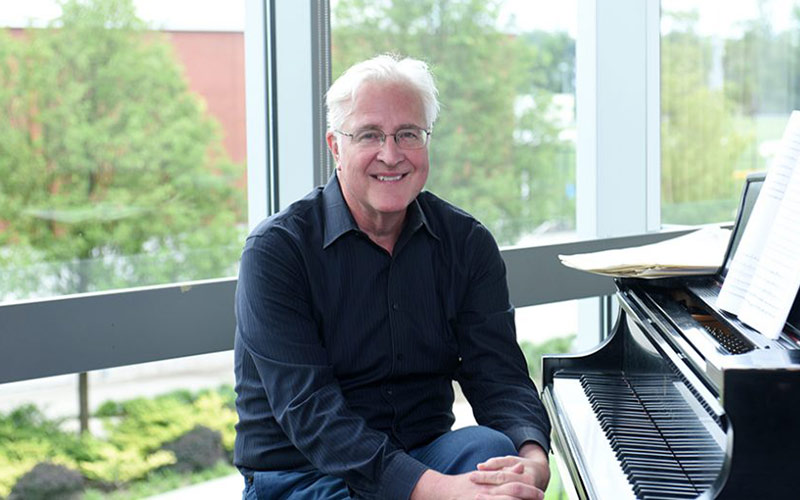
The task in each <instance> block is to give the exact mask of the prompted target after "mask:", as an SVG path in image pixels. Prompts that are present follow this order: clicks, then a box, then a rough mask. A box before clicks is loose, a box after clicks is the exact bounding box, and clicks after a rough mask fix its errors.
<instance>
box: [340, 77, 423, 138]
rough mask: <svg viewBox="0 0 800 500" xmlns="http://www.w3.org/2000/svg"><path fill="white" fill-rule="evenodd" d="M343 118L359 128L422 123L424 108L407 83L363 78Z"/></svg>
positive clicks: (404, 125) (398, 126) (421, 124)
mask: <svg viewBox="0 0 800 500" xmlns="http://www.w3.org/2000/svg"><path fill="white" fill-rule="evenodd" d="M346 122H347V123H348V124H349V125H350V126H351V127H357V128H359V129H364V128H376V129H379V128H383V127H386V126H392V127H393V128H403V127H408V126H410V127H424V122H425V109H424V106H423V104H422V99H421V97H420V96H419V94H418V93H417V92H415V91H414V90H413V89H411V88H409V87H408V86H407V85H402V84H398V83H375V82H367V83H365V84H364V85H362V86H361V88H359V90H358V92H357V93H356V95H355V98H354V100H353V103H352V107H351V108H350V113H349V115H348V117H347V119H346Z"/></svg>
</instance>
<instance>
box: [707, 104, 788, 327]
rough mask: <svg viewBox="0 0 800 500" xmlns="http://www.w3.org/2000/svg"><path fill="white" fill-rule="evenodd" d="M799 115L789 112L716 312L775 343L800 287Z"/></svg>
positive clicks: (721, 291)
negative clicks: (736, 318) (725, 313)
mask: <svg viewBox="0 0 800 500" xmlns="http://www.w3.org/2000/svg"><path fill="white" fill-rule="evenodd" d="M798 163H800V112H798V111H794V112H792V115H791V117H790V118H789V123H788V124H787V126H786V130H785V131H784V134H783V138H782V139H781V143H780V148H779V150H778V154H777V156H776V157H775V159H774V161H773V162H772V164H771V165H770V167H769V170H768V171H767V177H766V179H765V181H764V186H763V188H762V189H761V194H760V195H759V197H758V200H756V204H755V206H754V207H753V212H752V214H751V216H750V220H749V221H748V223H747V226H746V227H745V231H744V234H743V235H742V240H741V242H740V243H739V248H738V249H737V251H736V255H735V256H734V259H733V262H732V263H731V268H730V270H729V271H728V274H727V276H726V277H725V282H724V283H723V285H722V290H720V294H719V297H718V298H717V306H718V307H719V308H720V309H724V310H726V311H728V312H730V313H732V314H736V315H738V316H739V319H740V320H742V321H743V322H745V323H747V324H748V325H750V326H751V327H753V328H755V329H756V330H758V331H759V332H761V333H762V334H764V335H766V336H768V337H770V338H772V339H775V338H777V337H778V335H779V334H780V331H781V329H782V328H783V324H784V323H785V321H786V317H787V316H788V314H789V310H790V309H791V306H792V303H793V302H794V298H795V295H796V294H797V290H798V287H800V259H797V257H796V255H797V251H796V249H797V248H798V243H800V236H798V235H799V234H800V228H798V225H797V221H800V167H798Z"/></svg>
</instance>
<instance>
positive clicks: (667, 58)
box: [661, 12, 755, 224]
mask: <svg viewBox="0 0 800 500" xmlns="http://www.w3.org/2000/svg"><path fill="white" fill-rule="evenodd" d="M662 16H665V17H669V18H670V21H671V24H672V25H673V26H674V27H675V28H674V29H673V30H672V31H671V32H669V33H666V34H662V36H661V203H662V221H664V222H666V223H680V224H698V223H705V222H714V221H720V220H730V219H732V216H733V215H734V214H733V213H732V211H733V210H735V208H736V201H737V198H738V194H739V191H740V190H741V180H740V179H739V178H737V176H736V174H735V173H736V171H737V170H742V169H743V166H744V165H743V161H744V158H745V157H746V156H745V155H746V153H747V151H748V150H749V149H750V148H752V147H753V142H754V139H755V137H754V135H753V133H752V130H751V127H750V124H749V122H748V121H747V120H743V119H742V115H741V111H740V107H738V106H737V105H736V103H735V102H734V101H732V100H731V99H729V98H728V97H727V96H726V95H725V92H724V90H723V88H722V87H721V86H720V87H719V88H714V87H713V86H712V85H711V83H710V75H711V74H712V68H713V65H714V53H713V51H714V47H713V45H712V42H711V40H710V39H709V38H708V37H705V36H701V35H700V34H698V33H697V31H696V25H697V21H698V16H697V14H696V13H680V12H664V13H662Z"/></svg>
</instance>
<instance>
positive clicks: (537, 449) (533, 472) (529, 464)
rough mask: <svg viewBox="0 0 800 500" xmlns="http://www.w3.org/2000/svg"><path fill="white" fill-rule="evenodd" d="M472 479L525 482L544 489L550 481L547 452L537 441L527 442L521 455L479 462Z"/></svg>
mask: <svg viewBox="0 0 800 500" xmlns="http://www.w3.org/2000/svg"><path fill="white" fill-rule="evenodd" d="M470 475H471V477H470V479H471V480H472V481H474V482H476V483H478V484H508V483H516V482H525V483H526V484H530V485H533V486H535V487H536V488H538V489H540V490H541V491H544V490H545V488H547V483H549V482H550V465H549V460H548V457H547V453H545V451H544V450H543V449H542V447H541V446H539V445H538V444H536V443H525V444H524V445H523V446H522V448H520V450H519V456H518V457H514V456H506V457H496V458H491V459H489V460H487V461H486V462H483V463H480V464H478V471H477V472H471V473H470Z"/></svg>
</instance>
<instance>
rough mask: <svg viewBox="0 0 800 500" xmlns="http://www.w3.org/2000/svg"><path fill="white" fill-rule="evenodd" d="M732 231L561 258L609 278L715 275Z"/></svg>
mask: <svg viewBox="0 0 800 500" xmlns="http://www.w3.org/2000/svg"><path fill="white" fill-rule="evenodd" d="M730 235H731V231H730V229H728V228H724V227H718V226H707V227H704V228H701V229H698V230H696V231H693V232H691V233H689V234H685V235H683V236H678V237H675V238H671V239H668V240H665V241H661V242H659V243H651V244H649V245H640V246H636V247H628V248H619V249H614V250H603V251H600V252H589V253H580V254H572V255H559V256H558V258H559V259H560V260H561V263H562V264H564V265H565V266H568V267H571V268H573V269H578V270H581V271H588V272H590V273H595V274H602V275H605V276H614V277H628V278H664V277H668V276H693V275H698V274H711V273H713V272H715V271H716V270H717V269H718V268H719V266H720V265H721V264H722V260H723V258H724V256H725V249H726V247H727V244H728V240H729V239H730Z"/></svg>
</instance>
